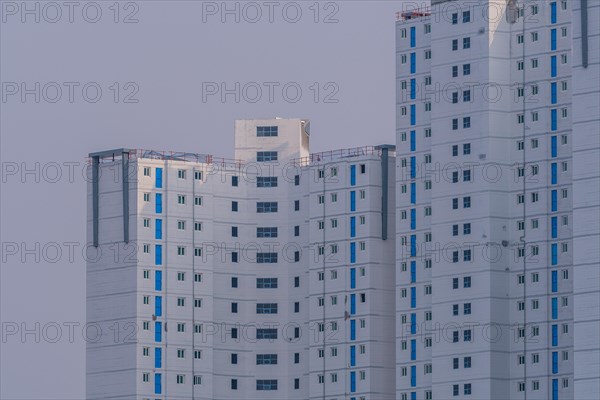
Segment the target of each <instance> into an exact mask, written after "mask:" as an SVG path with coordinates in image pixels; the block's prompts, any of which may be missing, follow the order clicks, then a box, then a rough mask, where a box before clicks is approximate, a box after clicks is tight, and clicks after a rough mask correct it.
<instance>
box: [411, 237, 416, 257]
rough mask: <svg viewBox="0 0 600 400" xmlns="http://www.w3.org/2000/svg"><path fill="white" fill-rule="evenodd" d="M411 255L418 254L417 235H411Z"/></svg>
mask: <svg viewBox="0 0 600 400" xmlns="http://www.w3.org/2000/svg"><path fill="white" fill-rule="evenodd" d="M410 256H411V257H416V256H417V235H410Z"/></svg>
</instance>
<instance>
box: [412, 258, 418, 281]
mask: <svg viewBox="0 0 600 400" xmlns="http://www.w3.org/2000/svg"><path fill="white" fill-rule="evenodd" d="M416 281H417V262H416V261H414V260H413V261H411V262H410V283H415V282H416Z"/></svg>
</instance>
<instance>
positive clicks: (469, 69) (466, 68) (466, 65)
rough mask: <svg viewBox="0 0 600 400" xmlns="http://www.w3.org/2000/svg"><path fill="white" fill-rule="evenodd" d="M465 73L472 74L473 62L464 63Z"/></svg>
mask: <svg viewBox="0 0 600 400" xmlns="http://www.w3.org/2000/svg"><path fill="white" fill-rule="evenodd" d="M463 75H471V64H463Z"/></svg>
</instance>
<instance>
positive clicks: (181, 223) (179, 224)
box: [177, 221, 185, 231]
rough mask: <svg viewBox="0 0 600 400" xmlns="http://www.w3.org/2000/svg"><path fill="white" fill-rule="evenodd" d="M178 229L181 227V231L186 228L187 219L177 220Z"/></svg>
mask: <svg viewBox="0 0 600 400" xmlns="http://www.w3.org/2000/svg"><path fill="white" fill-rule="evenodd" d="M177 229H179V230H180V231H184V230H185V221H177Z"/></svg>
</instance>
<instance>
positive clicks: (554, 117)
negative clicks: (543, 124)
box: [550, 109, 558, 131]
mask: <svg viewBox="0 0 600 400" xmlns="http://www.w3.org/2000/svg"><path fill="white" fill-rule="evenodd" d="M550 119H551V129H552V130H553V131H556V130H558V110H557V109H554V110H550Z"/></svg>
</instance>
